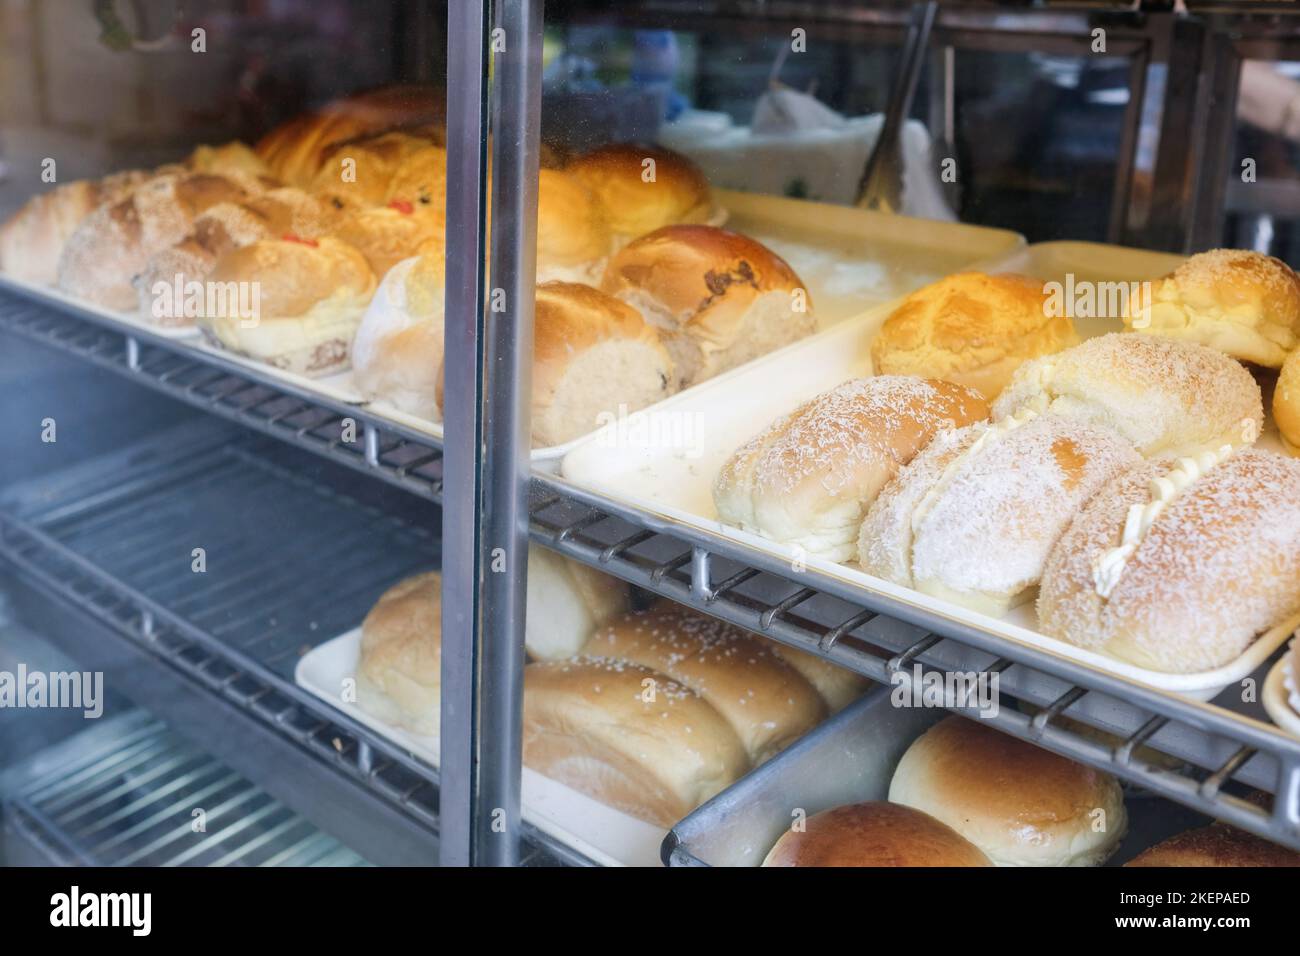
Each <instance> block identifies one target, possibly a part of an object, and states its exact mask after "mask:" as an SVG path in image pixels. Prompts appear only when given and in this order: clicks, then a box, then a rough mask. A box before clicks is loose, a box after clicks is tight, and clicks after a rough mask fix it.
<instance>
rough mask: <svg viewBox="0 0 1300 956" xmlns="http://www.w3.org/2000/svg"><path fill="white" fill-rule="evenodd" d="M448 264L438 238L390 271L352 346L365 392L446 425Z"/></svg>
mask: <svg viewBox="0 0 1300 956" xmlns="http://www.w3.org/2000/svg"><path fill="white" fill-rule="evenodd" d="M444 265H445V249H444V245H443V240H442V238H441V237H437V236H435V237H431V238H430V239H427V240H426V241H425V242H424V243H423V244H422V245H421V246H420V254H419V255H418V256H415V257H413V258H411V259H407V260H405V261H404V262H400V263H398V264H397V265H395V266H394V267H393V268H392V269H390V270H389V271H388V274H387V275H385V276H384V281H383V282H382V283H381V284H380V286H379V290H378V291H377V292H376V293H375V296H374V298H373V299H371V301H370V305H369V306H368V307H367V308H366V314H365V316H364V317H363V318H362V320H361V325H360V327H358V329H357V334H356V338H355V339H353V342H352V381H353V384H354V385H356V387H357V388H358V389H360V390H361V393H362V394H363V395H365V396H366V398H368V399H370V400H371V401H376V400H383V401H385V402H388V403H389V404H391V405H393V406H394V407H396V408H397V409H399V410H401V411H403V412H406V413H408V414H410V415H416V416H419V417H420V418H425V419H428V420H429V421H431V422H437V421H441V420H442V414H441V411H440V410H439V407H438V371H439V369H441V368H442V349H443V310H444V300H443V295H444V292H445V288H444V281H445V279H444Z"/></svg>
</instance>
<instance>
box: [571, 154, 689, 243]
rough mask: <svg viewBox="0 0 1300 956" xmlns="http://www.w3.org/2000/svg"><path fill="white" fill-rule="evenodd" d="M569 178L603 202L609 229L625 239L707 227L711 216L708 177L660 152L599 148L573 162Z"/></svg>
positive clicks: (685, 161) (679, 158)
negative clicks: (674, 227)
mask: <svg viewBox="0 0 1300 956" xmlns="http://www.w3.org/2000/svg"><path fill="white" fill-rule="evenodd" d="M565 172H567V173H569V174H570V175H572V176H576V177H577V178H578V179H580V180H581V181H582V182H583V183H585V184H586V185H587V187H588V188H590V189H591V190H592V192H594V193H595V194H596V195H597V196H598V197H599V198H600V201H601V203H602V204H603V205H604V206H605V212H606V216H607V217H608V219H609V223H610V227H611V228H612V229H613V230H614V231H615V232H617V233H619V234H621V235H624V236H639V235H642V234H643V233H647V232H649V231H650V230H652V229H658V228H659V227H660V226H666V225H669V224H671V223H691V222H705V221H707V220H708V219H709V217H710V216H711V215H712V213H713V200H712V196H711V194H710V191H709V181H708V180H707V179H706V178H705V176H704V173H703V172H701V171H700V168H699V167H698V166H696V165H695V164H694V163H693V162H691V161H690V160H689V159H687V158H686V157H685V156H683V155H681V154H680V153H675V152H673V151H672V150H670V149H664V148H663V147H661V146H643V145H638V144H634V143H618V144H613V145H609V146H600V147H598V148H596V149H594V150H592V151H591V152H589V153H586V154H585V155H583V156H579V157H578V158H577V159H575V160H573V161H572V162H570V163H569V164H568V165H567V166H566V167H565Z"/></svg>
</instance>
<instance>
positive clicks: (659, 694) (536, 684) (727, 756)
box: [523, 658, 749, 827]
mask: <svg viewBox="0 0 1300 956" xmlns="http://www.w3.org/2000/svg"><path fill="white" fill-rule="evenodd" d="M523 750H524V763H525V765H527V766H529V767H531V768H532V769H533V770H536V771H537V772H538V773H541V774H543V775H544V776H547V777H550V778H551V779H552V780H556V781H559V782H560V783H562V784H564V785H566V786H568V787H572V788H573V789H575V790H578V791H581V792H583V793H586V794H588V795H589V796H591V797H593V798H595V799H596V800H599V801H601V802H602V803H605V804H608V805H609V806H612V807H614V808H616V809H618V810H622V811H623V812H624V813H629V814H631V815H632V816H635V817H638V818H640V819H642V820H646V821H648V822H650V823H656V824H658V825H659V826H662V827H670V826H672V825H673V824H674V823H676V822H677V821H678V820H680V819H681V818H682V817H684V816H686V814H688V813H690V812H691V811H692V810H694V809H695V808H696V807H697V806H699V805H700V804H701V803H703V802H704V801H705V800H708V799H709V798H710V797H712V796H714V795H715V794H717V793H718V792H719V791H721V790H722V789H723V788H724V787H726V786H727V785H729V784H730V783H732V782H733V781H734V780H736V779H737V778H738V777H739V776H740V775H741V774H743V773H744V772H745V771H746V770H747V769H748V767H749V761H748V759H747V758H746V756H745V748H744V747H743V746H741V743H740V740H739V739H738V738H737V737H736V733H735V731H734V730H732V729H731V726H730V725H729V724H728V723H727V722H726V721H725V720H724V719H723V718H722V715H721V714H719V713H718V712H717V711H716V710H714V708H713V707H711V706H710V705H709V704H708V703H706V702H705V700H704V699H703V698H702V697H700V695H699V694H696V693H695V692H694V691H692V690H688V689H687V688H685V687H683V686H681V685H680V684H678V683H676V682H675V681H673V680H671V679H669V678H668V677H666V676H664V675H663V674H659V673H656V672H655V671H652V670H649V669H648V668H645V667H639V666H638V665H636V664H629V663H626V662H624V661H609V660H602V659H600V658H579V659H577V660H572V661H550V662H543V663H537V664H529V665H528V667H527V668H526V669H525V671H524V743H523Z"/></svg>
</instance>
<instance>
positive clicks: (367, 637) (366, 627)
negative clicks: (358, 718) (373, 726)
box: [357, 571, 442, 736]
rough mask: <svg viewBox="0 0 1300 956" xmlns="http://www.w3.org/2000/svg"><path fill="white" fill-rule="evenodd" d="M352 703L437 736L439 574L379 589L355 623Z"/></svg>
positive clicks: (388, 720)
mask: <svg viewBox="0 0 1300 956" xmlns="http://www.w3.org/2000/svg"><path fill="white" fill-rule="evenodd" d="M357 705H358V706H359V707H360V708H361V709H362V710H364V711H366V713H368V714H373V715H374V716H375V717H378V718H379V719H380V720H382V721H384V722H385V723H389V724H393V725H395V726H398V727H405V728H407V729H408V730H413V731H415V732H416V733H418V734H426V735H428V736H437V734H438V730H439V728H440V727H441V725H442V714H441V707H442V576H441V575H440V574H439V573H438V572H437V571H427V572H425V573H423V574H417V575H414V576H412V577H409V578H406V579H404V580H402V581H400V582H398V583H397V584H395V585H393V586H392V587H391V588H389V589H388V590H387V591H385V592H384V593H383V594H382V595H381V596H380V598H379V600H378V601H377V602H375V606H374V607H373V608H371V609H370V613H369V614H367V615H366V619H365V620H364V621H363V622H362V624H361V659H360V660H359V661H358V663H357Z"/></svg>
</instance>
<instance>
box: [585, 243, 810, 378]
mask: <svg viewBox="0 0 1300 956" xmlns="http://www.w3.org/2000/svg"><path fill="white" fill-rule="evenodd" d="M601 288H602V289H604V290H605V291H606V292H608V293H610V294H611V295H615V296H618V297H619V298H620V299H623V300H624V301H626V302H628V303H629V304H631V305H632V306H633V307H634V308H636V309H637V310H638V311H640V312H641V314H642V315H644V316H645V318H646V321H647V322H650V323H651V324H653V325H655V326H656V327H657V328H659V329H660V330H661V331H662V332H663V333H664V336H665V340H664V344H665V345H666V346H667V347H668V351H669V354H670V355H672V357H673V362H674V363H675V364H676V366H677V373H678V378H679V379H680V381H681V384H682V387H686V386H689V385H694V384H696V383H697V382H702V381H704V380H705V379H707V378H712V377H713V376H714V375H717V374H718V373H719V372H724V371H726V370H727V369H729V368H734V367H735V366H737V365H741V364H743V363H745V362H748V361H750V360H752V359H755V358H758V357H759V356H761V355H765V354H766V353H768V352H771V351H773V350H774V349H777V348H780V347H781V346H783V345H789V344H790V343H791V342H794V341H796V340H798V339H801V338H803V337H804V336H806V335H809V334H810V333H811V332H813V331H814V329H815V328H816V324H815V322H814V321H813V318H812V303H811V301H810V300H809V298H808V293H807V289H806V288H804V285H803V282H802V281H800V279H799V277H798V276H797V275H795V273H794V270H793V269H791V268H790V266H789V265H788V264H787V263H786V262H785V260H784V259H782V258H781V257H780V256H778V255H777V254H776V253H774V252H772V251H771V250H770V249H768V248H767V247H765V246H763V245H762V244H760V243H758V242H756V241H754V240H753V239H750V238H749V237H747V236H742V235H739V234H738V233H734V232H728V231H727V230H725V229H717V228H714V227H713V226H665V227H664V228H662V229H657V230H655V231H654V232H652V233H650V234H649V235H645V236H642V237H641V238H639V239H636V240H634V241H633V242H631V243H629V244H628V245H627V246H625V247H624V248H623V249H621V250H620V251H619V252H617V253H616V254H615V255H614V256H613V257H612V258H611V259H610V261H609V265H608V266H607V267H606V269H605V275H604V278H603V279H602V280H601Z"/></svg>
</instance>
